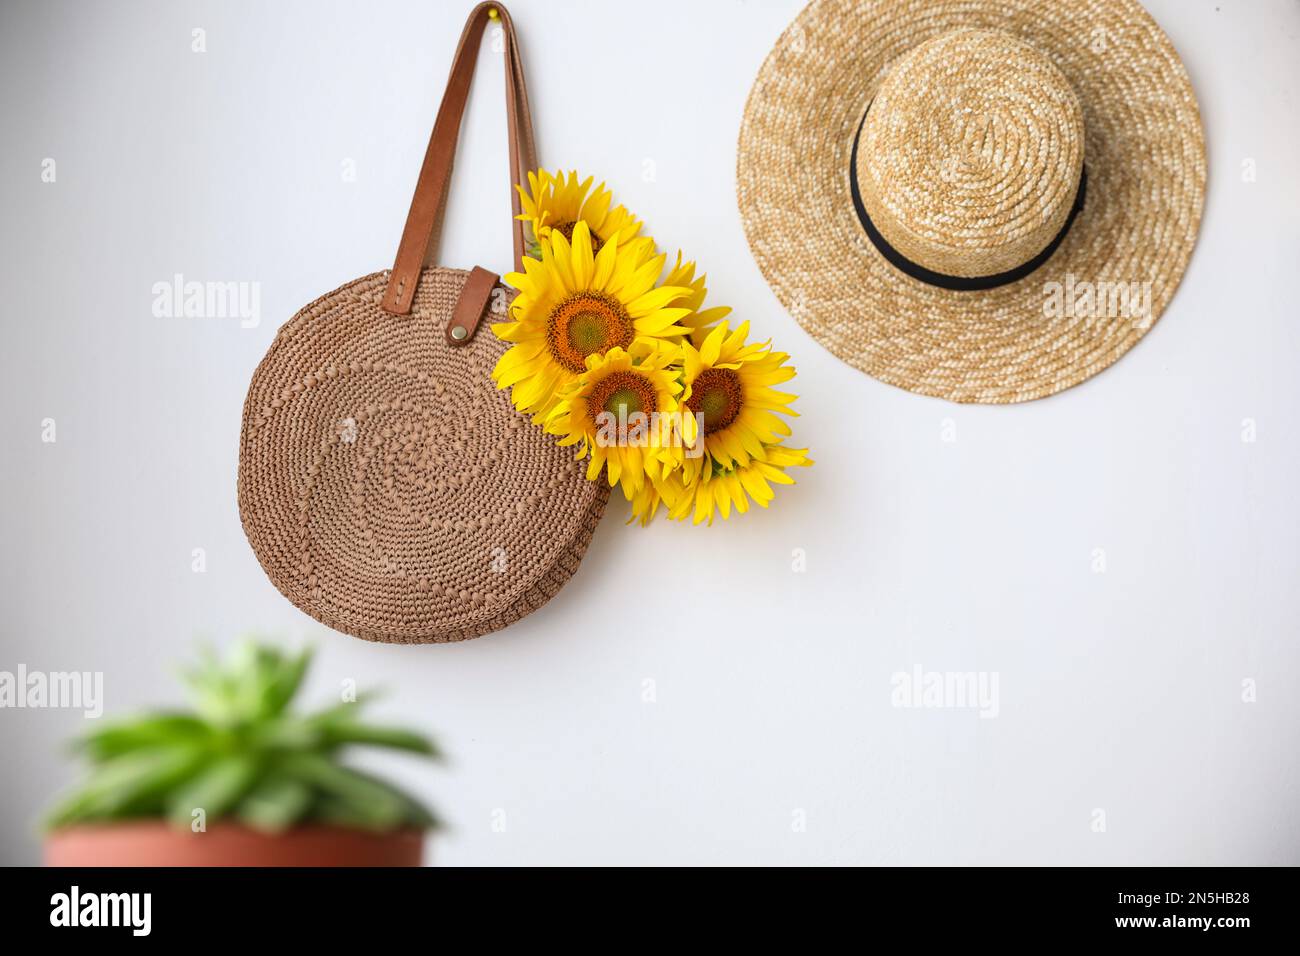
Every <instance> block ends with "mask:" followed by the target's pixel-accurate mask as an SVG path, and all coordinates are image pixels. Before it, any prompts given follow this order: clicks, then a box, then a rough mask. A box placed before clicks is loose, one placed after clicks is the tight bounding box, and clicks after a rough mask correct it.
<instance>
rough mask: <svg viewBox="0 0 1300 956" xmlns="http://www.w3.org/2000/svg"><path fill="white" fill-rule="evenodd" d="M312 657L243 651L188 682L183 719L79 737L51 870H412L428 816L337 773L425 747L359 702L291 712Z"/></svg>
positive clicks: (406, 800)
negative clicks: (378, 754) (372, 757)
mask: <svg viewBox="0 0 1300 956" xmlns="http://www.w3.org/2000/svg"><path fill="white" fill-rule="evenodd" d="M310 662H311V651H310V650H304V651H301V652H299V653H297V654H286V653H284V652H283V651H280V650H279V649H277V648H275V647H271V646H268V645H262V644H254V643H251V642H248V643H244V644H241V645H239V646H238V647H237V648H236V649H235V650H234V652H233V653H232V654H231V655H230V656H229V657H228V658H227V659H226V660H225V661H224V662H223V661H221V660H219V659H217V658H216V657H215V656H214V655H212V654H211V653H209V654H208V655H207V657H206V659H205V661H204V662H203V664H202V665H201V666H200V667H198V668H197V669H195V670H193V671H190V672H189V673H187V674H186V675H185V676H186V679H187V683H188V684H189V687H190V690H191V698H192V703H193V705H194V709H193V711H192V712H185V713H153V714H149V715H146V716H144V717H141V718H139V719H136V720H129V721H123V722H118V723H113V724H109V725H107V726H104V727H102V728H100V729H98V730H95V731H93V732H91V733H90V734H87V735H86V736H85V737H83V738H82V739H81V740H79V741H78V743H77V749H78V750H79V751H80V752H81V754H83V755H84V756H85V757H86V758H87V759H88V760H89V761H90V763H91V765H92V768H93V769H92V773H91V775H90V778H89V780H87V781H86V782H85V784H84V785H83V786H82V787H81V788H80V789H79V790H77V791H76V792H75V793H73V794H72V795H71V796H69V797H68V798H67V799H66V800H64V801H63V803H61V804H60V805H59V806H58V807H57V808H56V809H55V811H54V812H53V813H52V814H51V816H50V819H49V823H48V833H47V836H46V840H45V861H46V863H47V864H48V865H51V866H418V865H419V863H420V859H421V853H422V847H423V843H424V835H425V832H426V831H428V830H431V829H434V828H436V827H437V825H438V823H437V820H436V819H435V817H434V815H433V814H432V813H431V812H430V811H429V810H427V809H426V808H425V807H424V806H422V805H421V804H420V802H419V801H417V800H416V799H415V798H414V797H412V796H410V795H409V794H407V793H404V792H403V791H401V790H399V789H397V788H395V787H393V786H391V785H390V784H388V783H385V782H384V781H382V780H379V779H377V778H375V777H373V776H371V775H369V774H365V773H362V772H361V771H359V770H356V769H353V768H351V767H348V766H345V765H344V764H342V763H341V762H340V760H339V758H340V755H341V753H342V752H343V751H344V750H345V749H347V748H349V747H354V746H358V745H360V746H374V747H386V748H391V749H396V750H404V751H407V752H410V753H414V754H419V755H421V756H424V757H427V758H434V759H436V758H437V757H438V756H439V754H438V751H437V748H436V747H435V746H434V744H433V742H432V741H431V740H430V739H429V738H428V737H426V736H423V735H421V734H417V733H413V732H411V731H407V730H399V729H393V728H388V727H376V726H373V725H371V724H367V723H362V722H361V721H360V720H359V718H358V714H359V712H360V710H361V707H362V705H363V703H364V702H365V700H366V698H364V697H362V696H358V699H356V700H355V701H352V702H343V703H340V704H337V705H335V706H333V707H328V708H326V709H324V710H320V711H316V712H314V713H307V714H302V713H295V712H293V711H292V710H291V709H290V704H291V703H292V701H293V698H294V696H295V695H296V694H297V692H298V690H299V688H300V687H301V685H302V681H303V677H304V676H305V674H306V672H307V668H308V666H309V664H310Z"/></svg>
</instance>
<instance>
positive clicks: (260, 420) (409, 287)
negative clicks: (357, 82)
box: [239, 3, 609, 644]
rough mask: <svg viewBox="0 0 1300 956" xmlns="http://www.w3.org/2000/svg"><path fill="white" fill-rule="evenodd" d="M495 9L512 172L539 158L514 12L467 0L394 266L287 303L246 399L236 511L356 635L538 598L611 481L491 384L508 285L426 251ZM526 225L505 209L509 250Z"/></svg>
mask: <svg viewBox="0 0 1300 956" xmlns="http://www.w3.org/2000/svg"><path fill="white" fill-rule="evenodd" d="M493 11H495V14H494V13H493ZM493 16H496V17H499V20H500V23H501V28H502V32H503V34H504V39H505V51H504V53H505V56H504V59H505V65H506V111H507V115H508V119H509V139H510V178H511V182H512V184H513V183H517V182H519V181H520V178H521V175H522V173H523V171H526V170H529V169H535V168H537V163H536V159H535V156H534V145H533V133H532V120H531V115H530V113H529V109H528V96H527V91H526V89H525V86H524V75H523V65H522V61H521V59H520V55H519V47H518V44H517V41H516V38H515V32H514V28H513V26H512V24H511V21H510V16H509V14H508V13H507V12H506V10H505V9H504V8H503V7H502V6H501V5H500V4H494V3H493V4H489V3H484V4H480V5H479V6H478V7H476V8H475V9H474V10H473V12H472V13H471V14H470V17H469V21H468V23H467V24H466V26H465V30H464V32H463V34H462V35H461V39H460V44H459V46H458V48H457V50H456V55H455V59H454V60H453V63H452V69H451V76H450V78H449V80H448V84H447V91H446V93H445V94H444V97H443V100H442V105H441V107H440V108H439V110H438V117H437V121H436V122H435V124H434V128H433V135H432V137H431V138H430V140H429V148H428V151H427V153H426V154H425V158H424V165H423V167H422V168H421V170H420V178H419V181H418V184H417V186H416V190H415V197H414V198H413V199H412V201H411V210H410V214H409V216H408V217H407V220H406V229H405V231H404V232H403V234H402V240H401V244H400V246H399V247H398V252H397V259H396V262H395V264H394V266H393V268H392V270H391V271H390V272H378V273H375V274H373V275H368V276H365V277H364V278H361V279H357V280H355V281H353V282H349V283H348V284H346V285H344V286H342V287H341V288H339V289H336V290H335V291H333V292H331V293H329V294H328V295H326V296H323V297H322V298H320V299H317V300H316V301H315V302H313V303H311V304H310V305H308V306H307V307H306V308H304V309H302V311H300V312H299V313H298V314H297V315H295V316H294V317H293V319H292V320H290V321H289V322H288V323H287V324H286V325H284V327H283V328H281V329H280V331H279V333H278V334H277V335H276V338H275V341H274V343H273V344H272V346H271V348H270V351H268V352H267V354H266V357H265V358H264V359H263V360H262V362H261V364H260V365H259V366H258V367H257V371H256V372H255V373H254V374H253V381H252V384H251V386H250V387H249V390H248V399H247V401H246V402H245V404H244V419H243V428H242V432H241V435H240V449H239V511H240V516H241V518H242V521H243V525H244V531H245V533H246V534H247V535H248V540H249V543H250V544H251V545H252V546H253V550H254V551H255V552H256V553H257V557H258V560H259V561H260V562H261V564H262V567H263V568H264V569H265V570H266V573H267V575H268V576H269V577H270V579H271V581H272V582H273V583H274V584H275V586H276V587H277V588H279V589H280V591H281V592H282V593H283V594H284V595H285V597H287V598H288V599H289V600H290V601H292V602H293V603H294V604H295V605H296V606H297V607H299V608H300V609H302V610H303V611H305V612H306V613H307V614H310V615H311V616H312V617H314V618H316V619H317V620H318V621H321V622H322V623H324V624H327V625H329V626H330V627H332V628H335V629H336V630H339V631H344V632H346V633H348V634H353V635H355V636H357V637H360V638H364V639H366V640H372V641H385V642H394V643H403V644H411V643H429V642H445V641H458V640H464V639H466V638H471V637H478V636H480V635H482V634H487V633H490V632H492V631H495V630H499V629H500V628H503V627H505V626H506V625H508V624H511V623H513V622H514V621H517V620H519V619H520V618H521V617H523V616H524V615H526V614H528V613H529V612H531V611H534V610H536V609H537V608H539V607H541V606H542V605H543V604H545V603H546V602H547V601H548V600H549V599H550V598H551V597H552V596H554V594H555V593H556V591H558V590H559V589H560V587H561V586H563V584H564V582H565V581H567V580H568V579H569V577H570V576H571V575H572V574H573V572H574V571H575V570H576V569H577V567H578V563H579V561H581V559H582V555H583V553H584V552H585V551H586V549H587V544H588V542H589V541H590V540H591V535H592V532H593V531H594V529H595V527H596V523H597V521H598V520H599V519H600V516H601V513H602V512H603V511H604V508H605V502H606V500H607V499H608V496H609V489H608V487H606V485H605V483H604V482H590V481H587V480H586V479H585V477H584V474H583V470H582V469H581V468H580V467H578V465H577V464H576V463H575V462H574V460H573V457H572V453H571V452H570V451H566V450H565V449H562V448H559V447H558V446H557V445H556V444H555V442H554V441H553V440H552V439H551V438H550V437H549V436H547V435H545V434H544V433H543V432H542V431H541V429H539V428H537V427H535V426H533V425H532V424H530V423H529V422H528V421H527V419H525V418H524V417H522V416H521V415H519V414H518V413H517V412H516V411H515V410H514V409H513V407H512V406H511V404H510V400H509V398H508V396H507V394H506V393H505V392H503V391H498V390H497V389H496V388H495V386H494V385H493V382H492V379H491V372H492V368H493V366H494V365H495V363H496V361H497V358H498V357H499V356H500V355H501V353H502V352H504V351H505V347H506V344H505V343H504V342H501V341H500V340H498V339H497V338H496V336H494V335H492V334H491V333H490V331H489V330H482V331H480V330H479V328H478V327H479V324H480V320H481V319H482V318H483V317H484V315H485V314H486V313H489V312H491V313H494V314H500V315H504V313H505V310H506V306H507V304H508V303H509V301H510V297H511V292H510V290H508V289H507V288H506V287H505V286H503V285H502V284H501V283H500V282H499V280H498V277H497V276H496V275H494V274H493V273H491V272H488V271H487V270H485V269H480V268H475V269H473V270H471V271H468V272H466V271H464V270H460V269H448V268H443V267H441V266H432V267H430V266H426V265H425V261H426V257H427V256H428V255H431V254H433V252H434V251H435V250H436V248H437V240H438V233H439V231H440V228H441V221H442V210H443V205H444V202H445V199H446V195H447V184H448V182H449V180H450V176H451V169H452V164H453V160H454V158H455V151H456V141H457V138H458V136H459V131H460V121H461V116H462V114H463V112H464V109H465V103H466V99H467V97H468V95H469V87H470V81H471V78H472V77H473V73H474V66H475V62H476V60H477V58H478V50H479V46H480V45H481V38H482V35H483V31H484V29H485V27H486V26H487V24H488V21H489V20H490V19H491V18H492V17H493ZM511 194H512V201H513V208H514V211H515V213H516V215H517V214H518V213H519V197H518V195H517V194H516V193H515V191H514V189H513V186H512V189H511ZM523 230H524V224H523V223H522V222H520V221H518V220H516V221H515V223H514V251H515V268H516V269H522V259H523V254H524V248H525V247H524V231H523ZM476 333H477V334H476Z"/></svg>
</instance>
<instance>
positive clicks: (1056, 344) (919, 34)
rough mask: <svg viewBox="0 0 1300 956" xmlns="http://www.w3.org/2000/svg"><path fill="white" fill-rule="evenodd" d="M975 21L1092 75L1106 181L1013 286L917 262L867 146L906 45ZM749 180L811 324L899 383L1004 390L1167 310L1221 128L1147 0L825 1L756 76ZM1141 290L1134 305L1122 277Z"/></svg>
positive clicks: (1076, 373) (1092, 159)
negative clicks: (1205, 120) (860, 170)
mask: <svg viewBox="0 0 1300 956" xmlns="http://www.w3.org/2000/svg"><path fill="white" fill-rule="evenodd" d="M970 27H975V28H982V29H996V30H1004V31H1006V32H1009V33H1012V34H1014V35H1016V36H1019V37H1020V38H1022V39H1024V40H1025V41H1027V42H1029V43H1031V44H1033V45H1034V46H1035V47H1037V48H1038V49H1039V50H1041V51H1042V52H1044V53H1045V54H1046V55H1047V56H1049V57H1050V58H1051V59H1052V60H1053V61H1054V62H1055V63H1056V65H1057V66H1058V67H1059V68H1060V69H1061V71H1062V72H1063V73H1064V74H1065V76H1066V77H1067V78H1068V79H1069V80H1070V81H1071V83H1073V85H1074V88H1075V90H1076V91H1077V92H1078V95H1079V98H1080V101H1081V103H1082V106H1083V112H1084V125H1085V145H1084V164H1085V167H1086V169H1087V175H1088V191H1087V201H1086V203H1085V205H1084V208H1083V209H1082V211H1081V212H1080V213H1079V215H1078V217H1077V219H1076V221H1075V222H1074V223H1073V224H1072V226H1071V227H1070V230H1069V233H1068V234H1067V235H1066V236H1065V239H1064V241H1063V242H1062V243H1061V245H1060V246H1059V247H1058V248H1057V249H1056V251H1055V252H1054V253H1053V254H1052V256H1051V257H1050V258H1049V259H1048V260H1047V261H1046V262H1045V263H1044V264H1043V265H1042V266H1040V267H1039V268H1037V269H1035V270H1034V271H1033V272H1032V273H1030V274H1029V275H1027V276H1025V277H1024V278H1022V279H1020V280H1018V281H1016V282H1013V283H1010V284H1008V285H1004V286H1000V287H997V288H993V289H986V290H980V291H951V290H947V289H943V288H939V287H937V286H934V285H930V284H928V283H926V282H922V281H920V280H918V279H914V278H911V277H909V276H907V275H905V274H904V273H902V272H900V271H899V270H898V269H896V268H895V267H894V266H892V265H891V264H890V263H889V262H888V261H887V260H886V259H885V258H884V256H883V255H882V254H881V253H880V251H879V250H877V249H876V247H875V246H874V245H873V244H872V242H871V241H870V240H869V239H868V237H867V235H866V232H865V230H864V229H863V225H862V223H861V221H860V220H859V219H858V215H857V213H856V211H855V209H854V205H853V201H852V198H851V196H850V186H849V165H850V159H849V156H850V150H851V148H852V143H853V137H854V133H855V132H856V130H857V127H858V124H859V122H860V121H861V119H862V116H863V112H864V110H865V109H866V106H867V104H868V103H869V102H870V100H871V98H872V97H873V95H874V92H875V90H876V88H877V87H878V86H879V84H880V82H881V80H882V79H883V77H884V75H885V73H886V72H887V70H888V68H889V66H890V64H891V63H893V62H894V61H895V60H896V59H897V58H898V57H900V56H902V55H903V54H904V53H906V52H908V51H909V50H911V49H912V48H913V47H915V46H916V45H917V44H919V43H922V42H924V41H925V40H927V39H929V38H931V37H933V36H937V35H939V34H941V33H945V32H947V31H950V30H954V29H959V28H970ZM736 182H737V200H738V202H739V205H740V213H741V219H742V222H743V223H744V227H745V233H746V236H747V237H748V240H749V244H750V248H751V250H752V251H753V254H754V258H755V259H756V260H757V262H758V266H759V268H760V270H761V271H762V273H763V275H764V277H765V278H766V279H767V281H768V283H769V284H770V285H771V286H772V289H773V290H774V292H775V293H776V295H777V298H778V299H780V301H781V302H782V304H783V305H784V306H785V307H786V308H787V309H788V310H789V311H790V313H791V315H793V316H794V318H795V319H796V321H798V322H799V323H800V325H802V326H803V327H804V328H805V329H806V330H807V331H808V332H809V333H810V334H811V335H813V336H814V337H815V338H817V339H818V340H819V341H820V342H822V343H823V344H824V345H825V346H826V347H827V348H828V349H830V350H831V351H832V352H833V353H835V354H836V355H837V356H838V357H840V358H841V359H843V360H844V361H846V362H848V363H849V364H851V365H854V366H856V367H857V368H860V369H862V370H863V371H864V372H866V373H868V374H869V375H872V376H874V377H875V378H878V379H880V380H882V381H884V382H888V383H889V384H891V385H896V386H899V387H900V388H905V389H908V390H910V391H913V392H919V393H921V394H925V395H933V396H938V397H941V398H946V399H950V400H952V401H955V402H983V403H990V404H1004V403H1010V402H1022V401H1028V400H1031V399H1036V398H1042V397H1045V396H1047V395H1052V394H1055V393H1057V392H1060V391H1062V390H1063V389H1066V388H1070V387H1071V386H1073V385H1077V384H1079V383H1080V382H1082V381H1084V380H1085V379H1088V378H1090V377H1091V376H1093V375H1095V374H1097V373H1098V372H1100V371H1101V370H1102V369H1105V368H1106V367H1108V366H1109V365H1111V364H1112V363H1113V362H1115V361H1116V360H1117V359H1118V358H1119V357H1120V356H1122V355H1123V354H1124V353H1125V352H1127V351H1128V350H1129V349H1130V348H1132V347H1133V346H1134V345H1135V344H1137V342H1138V340H1140V339H1141V338H1142V337H1143V335H1145V334H1146V332H1147V331H1148V330H1149V329H1150V328H1151V326H1152V325H1153V324H1154V323H1155V321H1156V320H1157V319H1158V318H1159V316H1160V315H1161V314H1162V313H1163V312H1164V310H1165V308H1166V306H1168V304H1169V301H1170V300H1171V299H1172V298H1173V295H1174V292H1175V290H1176V289H1177V288H1178V284H1179V282H1180V281H1181V280H1182V277H1183V273H1184V272H1185V271H1186V269H1187V265H1188V262H1189V260H1190V258H1191V254H1192V249H1193V247H1194V246H1195V244H1196V236H1197V233H1198V231H1199V228H1200V222H1201V211H1202V207H1203V205H1204V200H1205V183H1206V159H1205V137H1204V134H1203V132H1202V128H1201V118H1200V112H1199V110H1198V108H1197V104H1196V96H1195V94H1194V93H1193V91H1192V85H1191V81H1190V79H1189V78H1188V75H1187V71H1186V69H1185V68H1184V67H1183V64H1182V61H1181V60H1180V59H1179V57H1178V53H1177V51H1176V50H1175V49H1174V47H1173V44H1172V43H1171V42H1170V41H1169V38H1168V37H1167V36H1165V33H1164V31H1163V30H1161V29H1160V27H1159V25H1157V24H1156V22H1155V21H1154V20H1153V19H1152V18H1151V17H1150V15H1149V14H1147V12H1146V11H1145V10H1144V9H1142V7H1141V6H1140V5H1139V4H1138V3H1137V2H1136V0H1074V2H1071V3H1069V4H1063V3H1059V2H1041V0H989V2H971V0H876V2H871V0H813V2H812V3H810V4H809V5H808V6H807V7H806V8H805V9H804V11H803V12H802V13H801V14H800V15H799V17H798V18H796V19H795V21H794V22H793V23H792V24H791V25H790V26H789V27H788V28H787V29H786V31H785V33H784V34H782V36H781V38H780V39H779V40H778V41H777V44H776V47H775V48H774V49H773V50H772V52H771V53H770V54H769V55H768V58H767V60H766V61H765V62H764V64H763V67H762V69H761V70H760V71H759V74H758V78H757V80H756V81H755V83H754V87H753V89H752V90H751V91H750V95H749V100H748V102H747V103H746V106H745V116H744V120H743V123H742V126H741V131H740V141H739V149H738V155H737V170H736ZM1053 284H1058V285H1053ZM1127 289H1132V290H1133V292H1134V296H1135V300H1134V301H1132V302H1129V303H1128V304H1127V305H1126V304H1125V303H1124V302H1122V301H1120V300H1119V299H1118V298H1117V290H1118V293H1119V294H1121V295H1122V294H1123V293H1124V292H1125V290H1127ZM1097 290H1100V295H1094V296H1093V298H1092V299H1091V300H1090V301H1087V300H1084V299H1083V298H1082V295H1083V294H1084V293H1086V292H1088V291H1093V292H1096V291H1097ZM1108 290H1109V296H1110V299H1109V302H1107V301H1106V300H1105V297H1106V296H1107V293H1108ZM1067 292H1068V293H1073V294H1075V295H1077V296H1079V297H1080V303H1079V304H1080V305H1082V304H1083V303H1084V301H1087V304H1088V308H1086V309H1077V308H1075V304H1074V302H1073V301H1067V300H1066V295H1067ZM1062 306H1064V307H1063V308H1062ZM1117 306H1118V307H1117ZM1081 312H1082V314H1080V313H1081ZM1108 312H1114V313H1116V314H1107V313H1108Z"/></svg>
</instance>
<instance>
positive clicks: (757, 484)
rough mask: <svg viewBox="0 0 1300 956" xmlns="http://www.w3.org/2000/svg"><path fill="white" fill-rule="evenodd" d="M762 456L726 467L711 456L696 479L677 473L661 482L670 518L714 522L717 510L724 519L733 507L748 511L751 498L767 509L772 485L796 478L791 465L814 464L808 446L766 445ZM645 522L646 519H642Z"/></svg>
mask: <svg viewBox="0 0 1300 956" xmlns="http://www.w3.org/2000/svg"><path fill="white" fill-rule="evenodd" d="M761 452H762V454H761V455H753V456H751V457H750V458H749V461H748V462H747V463H746V464H743V465H741V464H736V465H735V466H734V467H731V468H725V467H723V466H721V465H719V464H718V463H717V462H715V461H714V460H713V458H712V456H710V455H705V456H704V464H703V466H702V468H701V470H700V472H699V474H698V475H697V476H696V478H695V480H694V481H693V482H690V483H687V482H686V481H685V472H681V471H678V472H673V473H672V474H670V475H668V476H666V477H665V478H664V479H662V480H661V481H660V489H661V491H662V492H663V495H664V502H665V503H666V504H667V506H668V517H669V518H672V519H673V520H675V521H683V520H685V519H686V517H687V516H688V515H693V518H692V522H691V523H692V524H699V523H700V522H701V521H707V522H708V523H709V524H713V516H714V514H715V513H718V514H721V515H722V518H723V520H724V521H725V520H726V519H728V518H730V517H731V506H732V505H733V504H734V505H735V506H736V511H737V512H739V513H740V514H744V513H745V512H746V511H748V510H749V502H750V499H753V500H754V501H755V502H757V503H758V505H759V506H761V507H763V508H766V507H767V505H768V502H770V501H771V500H772V499H773V498H774V497H775V492H774V491H773V490H772V485H771V484H769V482H770V483H773V484H778V485H793V484H794V479H793V478H791V477H790V476H789V475H787V474H786V473H785V470H786V469H787V468H791V467H796V466H797V467H807V466H808V465H811V464H812V463H813V461H812V459H811V458H809V457H808V449H806V448H786V447H785V446H784V445H780V444H774V445H773V444H764V445H763V447H762V449H761ZM642 523H643V524H644V523H645V522H644V521H643V522H642Z"/></svg>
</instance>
